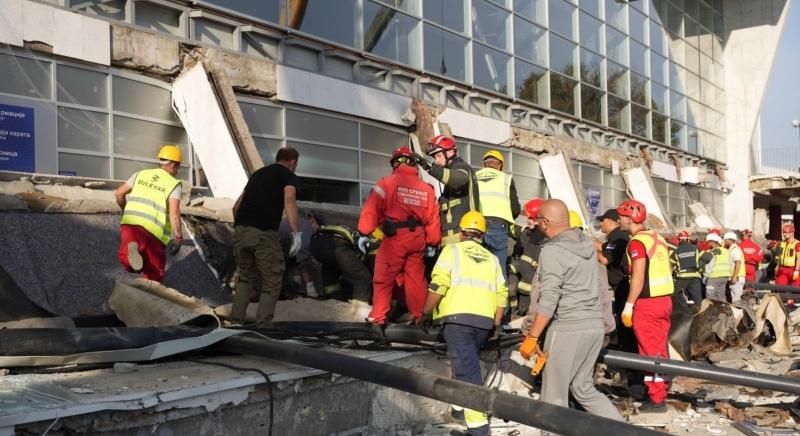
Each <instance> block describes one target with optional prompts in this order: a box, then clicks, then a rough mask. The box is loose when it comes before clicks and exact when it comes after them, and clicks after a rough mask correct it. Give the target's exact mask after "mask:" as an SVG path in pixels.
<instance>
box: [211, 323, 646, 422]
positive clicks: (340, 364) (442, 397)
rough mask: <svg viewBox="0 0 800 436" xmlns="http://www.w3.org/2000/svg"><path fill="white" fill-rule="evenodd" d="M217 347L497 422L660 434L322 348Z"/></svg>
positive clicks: (254, 342)
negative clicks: (401, 393)
mask: <svg viewBox="0 0 800 436" xmlns="http://www.w3.org/2000/svg"><path fill="white" fill-rule="evenodd" d="M215 348H217V349H219V350H222V351H226V352H230V353H236V354H247V355H253V356H261V357H267V358H270V359H276V360H281V361H284V362H290V363H294V364H298V365H303V366H307V367H309V368H316V369H320V370H323V371H330V372H333V373H336V374H341V375H344V376H347V377H353V378H356V379H359V380H364V381H367V382H370V383H375V384H379V385H382V386H387V387H390V388H394V389H398V390H401V391H404V392H409V393H412V394H416V395H421V396H424V397H428V398H433V399H435V400H439V401H444V402H448V403H451V404H456V405H459V406H462V407H466V408H469V409H473V410H485V411H489V412H491V413H492V415H493V416H495V417H497V418H501V419H507V420H510V421H514V422H518V423H520V424H525V425H529V426H532V427H536V428H540V429H543V430H547V431H553V432H558V433H560V434H565V435H585V434H613V435H648V434H650V435H658V434H661V433H659V432H656V431H653V430H648V429H644V428H641V427H635V426H633V425H630V424H627V423H625V422H621V421H614V420H611V419H608V418H604V417H600V416H596V415H591V414H588V413H586V412H580V411H577V410H573V409H568V408H566V407H560V406H555V405H552V404H548V403H545V402H542V401H537V400H533V399H529V398H524V397H519V396H517V395H513V394H510V393H507V392H502V391H498V390H494V389H489V388H486V387H483V386H480V385H473V384H469V383H465V382H460V381H457V380H452V379H447V378H444V377H438V376H434V375H431V374H428V373H425V372H422V371H415V370H411V369H406V368H399V367H396V366H392V365H387V364H385V363H378V362H373V361H370V360H366V359H360V358H357V357H351V356H347V355H343V354H339V353H335V352H332V351H327V350H322V349H319V348H309V347H305V346H302V345H296V344H290V343H286V342H279V341H274V340H268V339H267V340H264V339H252V338H239V337H233V338H228V339H226V340H224V341H222V342H220V343H219V344H217V345H216V346H215Z"/></svg>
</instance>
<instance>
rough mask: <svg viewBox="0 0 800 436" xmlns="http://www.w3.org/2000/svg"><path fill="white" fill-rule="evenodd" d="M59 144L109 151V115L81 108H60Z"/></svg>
mask: <svg viewBox="0 0 800 436" xmlns="http://www.w3.org/2000/svg"><path fill="white" fill-rule="evenodd" d="M58 146H59V147H63V148H75V149H78V150H90V151H108V115H107V114H104V113H101V112H92V111H86V110H81V109H70V108H66V107H60V108H58Z"/></svg>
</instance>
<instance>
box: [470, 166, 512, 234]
mask: <svg viewBox="0 0 800 436" xmlns="http://www.w3.org/2000/svg"><path fill="white" fill-rule="evenodd" d="M475 177H477V178H478V193H479V197H480V203H481V213H482V214H483V216H486V217H490V216H491V217H496V218H501V219H504V220H506V221H507V222H509V223H511V224H513V223H514V217H513V216H512V215H511V200H510V198H511V174H506V173H504V172H502V171H498V170H496V169H494V168H490V167H486V168H481V169H480V170H478V172H476V173H475Z"/></svg>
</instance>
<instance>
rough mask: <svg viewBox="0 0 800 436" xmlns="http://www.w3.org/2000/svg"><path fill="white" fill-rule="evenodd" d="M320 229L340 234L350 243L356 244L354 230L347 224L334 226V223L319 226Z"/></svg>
mask: <svg viewBox="0 0 800 436" xmlns="http://www.w3.org/2000/svg"><path fill="white" fill-rule="evenodd" d="M319 231H320V232H325V233H330V234H332V235H336V236H339V237H340V238H342V239H344V240H345V241H347V242H349V243H350V244H352V245H355V240H354V239H353V232H352V231H351V230H350V229H349V228H347V227H345V226H333V225H331V226H322V227H320V228H319Z"/></svg>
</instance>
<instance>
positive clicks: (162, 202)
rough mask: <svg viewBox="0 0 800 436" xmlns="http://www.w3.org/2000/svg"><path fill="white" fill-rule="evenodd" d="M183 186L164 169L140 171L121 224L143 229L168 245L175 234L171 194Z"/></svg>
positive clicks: (134, 182)
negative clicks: (172, 234) (170, 213)
mask: <svg viewBox="0 0 800 436" xmlns="http://www.w3.org/2000/svg"><path fill="white" fill-rule="evenodd" d="M179 183H180V180H178V179H176V178H175V177H172V175H170V174H169V173H168V172H166V171H164V170H163V169H161V168H155V169H151V170H142V171H139V173H137V174H136V178H135V179H134V181H133V190H131V192H130V194H128V196H127V200H126V204H125V210H124V211H123V212H122V220H121V221H120V223H121V224H131V225H136V226H141V227H143V228H144V229H145V230H147V231H148V232H150V233H152V234H153V236H155V237H156V238H158V239H159V240H160V241H161V242H163V243H164V244H165V245H166V244H167V242H169V238H170V235H171V233H172V227H171V226H170V223H169V194H170V193H172V190H173V189H175V187H176V186H178V184H179Z"/></svg>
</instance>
